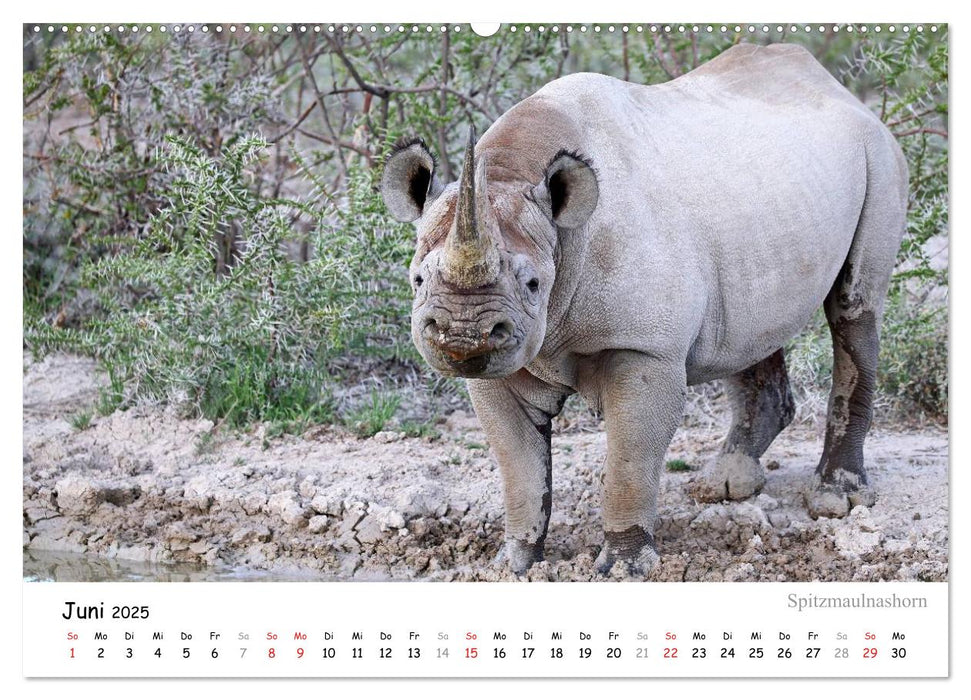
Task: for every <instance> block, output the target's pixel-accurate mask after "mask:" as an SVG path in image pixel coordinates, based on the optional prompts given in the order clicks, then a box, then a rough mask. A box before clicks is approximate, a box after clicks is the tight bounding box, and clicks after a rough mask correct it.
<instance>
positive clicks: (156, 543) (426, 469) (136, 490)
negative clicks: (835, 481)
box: [23, 355, 948, 581]
mask: <svg viewBox="0 0 971 700" xmlns="http://www.w3.org/2000/svg"><path fill="white" fill-rule="evenodd" d="M25 367H26V369H25V375H24V398H23V401H24V426H23V427H24V466H23V469H24V493H23V496H24V518H23V523H24V551H25V563H26V562H32V566H33V567H35V568H36V567H41V568H43V567H47V568H46V569H44V571H42V572H41V573H40V576H41V577H47V578H58V579H66V580H72V579H75V580H76V579H77V578H83V577H84V576H85V575H84V574H83V573H78V569H77V567H75V566H73V565H62V564H59V563H58V562H59V561H61V560H59V559H58V556H65V557H72V556H73V557H74V558H75V559H78V558H83V560H84V561H86V562H90V563H92V566H95V568H97V562H117V563H119V564H123V566H120V567H115V568H114V569H112V568H111V567H108V568H107V569H106V570H108V571H109V573H108V574H107V575H108V576H111V575H112V574H111V573H110V572H111V571H114V570H124V569H125V567H132V568H133V569H132V570H139V569H138V567H139V566H148V565H149V564H151V568H149V569H148V571H149V573H148V574H139V576H142V577H144V576H146V575H147V576H148V577H152V576H158V577H166V576H167V574H166V573H165V572H166V571H179V570H180V569H179V568H178V567H179V566H183V567H185V566H187V565H191V566H192V568H193V571H194V572H195V573H193V574H192V577H193V578H196V579H198V578H206V577H207V576H210V575H211V576H213V577H215V576H216V575H217V573H216V572H220V571H222V572H225V571H232V572H238V573H239V574H240V576H241V577H246V576H247V575H248V574H247V572H249V574H255V575H263V574H266V575H269V576H273V577H275V578H278V579H290V578H292V579H301V580H302V579H307V578H319V579H355V580H416V579H422V580H448V581H451V580H463V581H465V580H515V578H516V577H515V576H513V575H511V574H509V573H507V572H505V571H503V570H502V569H498V568H496V567H494V566H493V565H492V559H493V557H494V556H495V554H496V552H497V550H498V548H499V545H500V544H501V540H502V517H503V508H502V498H501V482H500V477H499V472H498V470H497V468H496V467H495V466H494V463H493V461H492V459H491V458H490V456H489V454H488V452H487V449H486V447H485V443H486V441H485V437H484V435H483V434H482V432H481V430H480V429H479V427H478V423H477V421H476V419H475V416H474V415H471V414H466V413H463V412H457V413H453V414H452V415H451V416H449V418H448V419H447V421H446V423H445V425H443V426H440V428H441V430H442V436H441V438H440V439H437V440H431V439H427V438H425V439H419V438H406V437H403V436H402V435H401V434H399V433H395V432H383V433H379V434H378V435H376V436H375V437H374V438H371V439H366V440H361V439H357V438H355V437H353V436H351V435H349V434H347V433H345V432H342V431H339V430H334V429H329V428H327V429H324V428H318V429H314V430H311V431H310V432H309V433H306V434H304V435H302V436H299V437H297V436H282V437H276V438H271V439H268V438H266V437H265V434H264V432H263V431H262V430H261V429H256V430H253V431H251V432H248V433H232V432H229V431H224V430H220V429H218V428H217V427H216V426H214V425H213V423H212V422H211V421H207V420H184V419H180V418H178V417H177V416H176V415H175V413H174V412H172V411H167V410H165V409H161V408H157V407H136V408H132V409H129V410H127V411H121V412H117V413H115V414H113V415H110V416H107V417H100V416H97V415H96V414H95V417H94V418H93V419H92V421H91V425H90V426H88V427H87V428H85V429H84V430H78V429H76V428H74V427H72V425H71V422H70V421H71V418H72V416H75V415H76V414H77V413H78V412H79V411H82V410H87V409H90V407H91V406H93V404H94V403H95V401H96V398H97V389H98V386H99V381H100V380H99V378H98V375H97V374H96V372H95V369H94V366H93V364H92V363H91V362H90V361H88V360H85V359H81V358H76V357H70V356H64V355H55V356H51V357H48V358H47V359H45V360H43V361H42V362H38V363H34V362H31V361H29V360H25ZM724 432H725V427H724V426H715V427H711V428H704V427H702V428H698V427H692V428H683V429H681V430H679V432H678V434H677V435H676V436H675V440H674V442H673V444H672V446H671V449H670V450H669V453H668V459H670V460H675V459H678V460H683V461H684V462H686V463H687V464H688V465H692V466H699V465H702V464H704V463H705V462H706V461H707V459H709V458H710V457H711V456H712V455H713V454H714V453H715V452H716V450H717V447H718V444H719V441H720V440H721V439H722V437H723V435H724ZM821 447H822V436H821V435H820V434H819V433H818V432H817V431H816V430H814V429H813V428H811V427H808V426H805V425H794V426H791V427H790V428H789V429H787V430H786V431H785V432H784V433H783V434H782V435H781V436H780V437H779V438H778V439H777V440H776V442H775V444H773V446H772V447H771V448H770V450H769V452H768V453H767V454H766V455H765V457H764V458H763V463H765V464H769V466H770V467H773V468H771V469H770V470H769V471H768V479H767V482H766V485H765V487H764V489H763V490H762V493H761V494H760V495H758V496H755V497H753V498H750V499H747V500H745V501H741V502H738V503H728V502H725V503H716V504H703V503H697V502H695V501H694V500H693V499H692V498H691V497H690V496H689V488H688V484H689V481H690V480H691V479H692V478H693V476H694V475H695V474H696V473H695V472H690V471H688V472H667V473H665V475H664V477H663V479H662V486H661V493H660V497H659V508H658V512H659V520H658V525H657V533H656V535H657V537H656V539H657V542H658V546H659V550H660V554H661V564H660V566H659V567H658V568H657V569H656V570H655V571H654V572H653V573H652V574H650V576H649V578H650V579H651V580H660V581H680V580H688V581H810V580H822V581H831V580H833V581H879V580H932V581H943V580H947V576H948V474H947V461H948V460H947V456H948V439H947V433H946V432H945V431H943V430H942V429H939V428H933V427H931V428H921V429H919V430H906V431H903V430H891V429H889V427H887V426H884V427H878V428H876V429H875V430H874V431H873V432H872V433H871V436H870V438H869V439H868V441H867V447H866V449H867V452H866V454H867V460H868V469H869V471H870V476H871V480H872V483H873V485H874V487H875V489H876V491H877V493H878V494H879V498H878V501H877V503H876V504H875V505H874V506H873V507H872V508H866V507H863V506H859V507H857V508H856V509H854V511H853V512H852V513H851V514H850V515H849V516H848V517H847V518H846V519H843V520H829V519H825V518H821V519H819V520H812V519H811V518H809V516H808V515H807V513H806V509H805V505H804V500H803V493H804V490H805V488H806V486H807V485H808V483H809V480H810V477H811V475H812V470H813V467H814V466H815V464H816V460H817V459H818V455H819V451H820V449H821ZM553 452H554V457H553V462H554V471H553V488H554V494H553V515H552V520H551V524H550V534H549V538H548V540H547V547H546V550H547V561H545V562H543V563H541V564H537V565H535V566H534V567H533V568H532V569H530V571H529V572H528V574H527V576H526V578H528V579H531V580H554V581H578V580H595V579H602V578H607V579H612V580H617V579H626V578H628V576H627V574H626V572H625V571H623V570H621V568H620V567H615V569H614V570H613V571H612V572H611V573H610V574H609V575H608V576H606V577H600V576H597V575H595V574H594V572H593V561H594V559H595V557H596V554H597V551H598V549H599V547H600V544H601V542H602V534H601V526H602V520H601V514H600V493H599V486H600V476H601V469H602V465H603V460H604V454H605V438H604V434H603V432H602V431H596V432H568V433H565V434H556V433H555V434H554V437H553ZM51 553H54V554H53V557H52V555H51ZM51 557H52V558H51ZM48 561H49V562H53V563H50V564H45V563H43V562H48ZM38 562H40V563H38ZM119 575H123V574H119Z"/></svg>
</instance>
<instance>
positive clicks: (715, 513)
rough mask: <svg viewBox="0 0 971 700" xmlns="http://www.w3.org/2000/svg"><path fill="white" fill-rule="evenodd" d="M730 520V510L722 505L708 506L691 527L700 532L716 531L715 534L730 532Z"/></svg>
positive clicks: (692, 522)
mask: <svg viewBox="0 0 971 700" xmlns="http://www.w3.org/2000/svg"><path fill="white" fill-rule="evenodd" d="M729 521H730V518H729V514H728V508H727V507H726V506H723V505H721V504H717V505H713V506H708V507H707V508H705V509H704V510H703V511H701V512H700V513H698V515H697V516H696V517H695V519H694V520H692V521H691V527H692V528H697V529H700V530H714V531H715V532H725V531H726V530H728V524H729Z"/></svg>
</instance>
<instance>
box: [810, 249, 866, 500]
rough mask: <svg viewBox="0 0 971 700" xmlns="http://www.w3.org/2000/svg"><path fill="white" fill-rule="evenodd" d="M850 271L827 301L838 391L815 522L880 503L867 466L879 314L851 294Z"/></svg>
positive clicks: (817, 482)
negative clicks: (866, 442) (865, 450)
mask: <svg viewBox="0 0 971 700" xmlns="http://www.w3.org/2000/svg"><path fill="white" fill-rule="evenodd" d="M851 271H852V268H850V267H849V266H847V268H844V272H843V273H842V274H841V278H840V279H839V280H837V282H836V285H835V286H834V288H833V291H832V292H830V295H829V297H827V299H826V307H825V308H826V318H827V320H828V321H829V328H830V333H831V335H832V337H833V389H832V392H831V393H830V397H829V411H828V414H827V417H826V439H825V442H824V443H823V455H822V457H821V458H820V460H819V465H818V466H817V467H816V473H815V475H814V476H813V481H812V485H811V488H810V491H809V493H808V494H807V496H806V506H807V509H808V511H809V514H810V516H812V517H813V518H818V517H821V516H822V517H828V518H841V517H843V516H845V515H846V514H847V513H849V511H850V510H851V509H852V508H853V507H854V506H857V505H866V506H871V505H873V503H874V502H875V500H876V497H875V496H874V493H873V491H872V490H871V489H870V487H869V485H868V483H867V475H866V469H865V468H864V465H863V440H864V438H865V437H866V433H867V430H868V429H869V427H870V418H871V416H872V413H873V394H874V389H875V388H876V375H877V355H878V353H879V349H880V337H879V330H878V317H879V315H880V309H879V308H877V309H872V308H868V307H867V306H866V305H865V304H864V303H862V302H860V301H854V299H853V298H852V297H849V296H848V295H847V294H846V291H845V290H846V287H847V286H848V283H847V282H846V280H845V279H844V278H845V277H846V276H849V275H850V273H851Z"/></svg>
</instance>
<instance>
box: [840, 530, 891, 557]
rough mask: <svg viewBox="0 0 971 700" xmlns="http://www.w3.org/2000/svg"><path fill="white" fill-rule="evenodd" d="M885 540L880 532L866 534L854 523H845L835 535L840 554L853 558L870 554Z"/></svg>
mask: <svg viewBox="0 0 971 700" xmlns="http://www.w3.org/2000/svg"><path fill="white" fill-rule="evenodd" d="M882 540H883V535H882V533H880V532H864V531H863V530H860V529H859V528H858V527H856V526H855V525H854V524H852V523H843V524H841V526H840V527H837V528H836V531H835V532H834V533H833V541H834V543H835V544H836V548H837V549H838V550H839V552H840V554H842V555H843V556H844V557H848V558H853V557H859V556H862V555H864V554H869V553H870V552H872V551H873V550H874V549H876V548H877V547H878V546H879V545H880V542H881V541H882Z"/></svg>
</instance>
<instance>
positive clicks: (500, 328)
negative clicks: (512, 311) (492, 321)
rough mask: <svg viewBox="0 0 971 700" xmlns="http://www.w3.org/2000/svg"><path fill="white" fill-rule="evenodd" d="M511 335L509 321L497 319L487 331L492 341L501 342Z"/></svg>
mask: <svg viewBox="0 0 971 700" xmlns="http://www.w3.org/2000/svg"><path fill="white" fill-rule="evenodd" d="M510 336H512V324H511V323H510V322H509V321H499V323H497V324H496V325H494V326H493V327H492V331H491V332H490V333H489V340H491V341H492V342H493V343H502V342H504V341H506V340H508V339H509V337H510Z"/></svg>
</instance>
